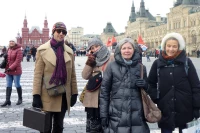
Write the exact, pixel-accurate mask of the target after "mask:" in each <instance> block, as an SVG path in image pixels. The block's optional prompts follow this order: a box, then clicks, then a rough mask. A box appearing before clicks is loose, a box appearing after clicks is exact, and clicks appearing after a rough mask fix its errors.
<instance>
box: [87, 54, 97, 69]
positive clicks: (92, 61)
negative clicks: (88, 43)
mask: <svg viewBox="0 0 200 133" xmlns="http://www.w3.org/2000/svg"><path fill="white" fill-rule="evenodd" d="M85 64H86V65H88V66H90V67H94V66H95V65H96V61H95V56H94V55H92V54H91V55H88V59H87V61H86V63H85Z"/></svg>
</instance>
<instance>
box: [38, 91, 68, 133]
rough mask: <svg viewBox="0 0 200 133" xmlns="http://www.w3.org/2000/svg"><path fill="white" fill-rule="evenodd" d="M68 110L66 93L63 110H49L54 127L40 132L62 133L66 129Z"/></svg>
mask: <svg viewBox="0 0 200 133" xmlns="http://www.w3.org/2000/svg"><path fill="white" fill-rule="evenodd" d="M66 111H67V101H66V93H64V94H63V96H62V107H61V112H49V113H50V116H51V123H52V125H51V127H52V128H51V129H50V130H49V131H47V132H40V133H62V132H63V129H64V128H63V120H64V117H65V113H66Z"/></svg>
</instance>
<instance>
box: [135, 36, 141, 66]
mask: <svg viewBox="0 0 200 133" xmlns="http://www.w3.org/2000/svg"><path fill="white" fill-rule="evenodd" d="M134 43H135V46H137V47H138V50H139V55H140V62H141V63H142V52H143V50H142V48H141V46H140V45H139V44H138V42H137V40H136V39H135V40H134Z"/></svg>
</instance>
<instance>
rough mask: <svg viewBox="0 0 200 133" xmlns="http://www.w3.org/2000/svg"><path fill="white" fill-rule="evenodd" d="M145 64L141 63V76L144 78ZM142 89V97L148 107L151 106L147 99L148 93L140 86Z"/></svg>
mask: <svg viewBox="0 0 200 133" xmlns="http://www.w3.org/2000/svg"><path fill="white" fill-rule="evenodd" d="M143 73H144V71H143V65H142V64H140V78H141V79H143ZM140 89H141V95H142V99H143V100H144V102H145V103H146V105H147V107H149V101H148V99H147V97H145V96H147V95H148V94H147V93H146V92H145V90H144V89H143V88H140Z"/></svg>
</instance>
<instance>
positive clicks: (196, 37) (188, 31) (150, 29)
mask: <svg viewBox="0 0 200 133" xmlns="http://www.w3.org/2000/svg"><path fill="white" fill-rule="evenodd" d="M197 6H198V5H193V6H191V5H190V6H187V5H181V6H177V7H175V8H170V12H169V13H167V24H162V25H159V26H157V22H156V21H155V22H153V21H146V20H145V21H139V22H138V21H136V22H132V23H130V22H128V23H127V27H126V30H125V35H119V36H116V37H115V38H116V39H117V40H121V39H122V38H124V37H127V36H129V37H131V38H132V39H136V38H137V37H138V36H139V35H142V39H143V40H144V42H145V43H146V44H147V45H148V47H149V48H150V49H158V48H159V46H160V44H161V41H162V38H163V37H164V36H165V35H166V34H167V33H171V32H177V33H180V34H181V35H182V36H183V37H184V39H185V42H186V52H187V53H189V54H190V55H192V54H193V55H194V54H195V51H196V50H197V49H198V48H199V49H200V19H199V13H192V14H190V13H189V10H190V9H191V8H192V7H197ZM101 36H103V37H101V38H102V41H103V42H107V40H108V36H106V35H101Z"/></svg>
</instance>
